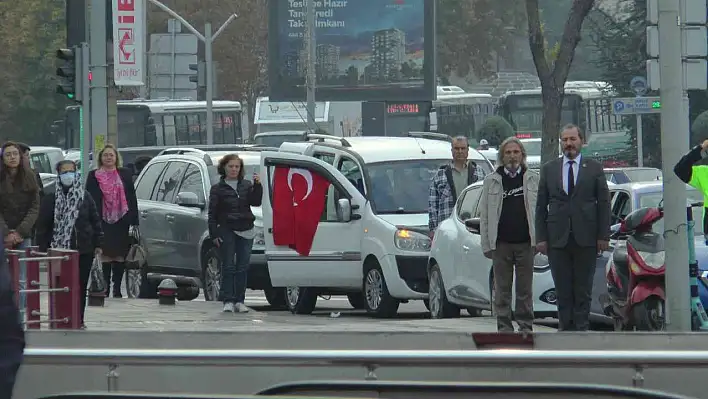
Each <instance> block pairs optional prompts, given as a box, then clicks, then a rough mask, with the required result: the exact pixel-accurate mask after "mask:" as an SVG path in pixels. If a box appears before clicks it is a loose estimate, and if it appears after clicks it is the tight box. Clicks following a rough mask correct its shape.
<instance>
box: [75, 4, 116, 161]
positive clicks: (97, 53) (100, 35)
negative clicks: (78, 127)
mask: <svg viewBox="0 0 708 399" xmlns="http://www.w3.org/2000/svg"><path fill="white" fill-rule="evenodd" d="M107 11H108V10H107V6H106V0H91V9H90V15H89V18H90V23H89V43H90V44H89V46H90V49H91V64H90V70H91V72H92V77H91V82H90V85H91V86H90V89H91V94H90V99H91V101H90V106H91V113H90V119H89V120H90V123H91V129H90V130H86V132H90V134H87V136H88V137H86V138H85V140H84V142H83V144H84V145H85V146H86V147H87V148H88V149H89V151H91V149H92V148H93V143H94V141H95V138H96V137H97V136H99V135H104V136H107V135H108V58H107V52H108V51H107V47H108V46H107V45H106V42H107V38H106V31H107V29H106V13H107ZM86 73H88V72H86ZM86 79H87V82H88V74H87V75H86ZM87 84H88V83H87ZM86 98H87V99H88V98H89V97H86ZM84 103H89V101H88V100H87V101H84ZM86 115H87V114H86V113H84V118H86ZM114 140H115V139H114ZM104 141H105V140H104ZM86 143H88V145H87V144H86ZM116 144H117V143H116ZM94 155H95V154H94ZM93 161H94V163H95V162H97V157H94V160H93ZM82 165H88V163H86V164H82ZM85 170H88V169H85Z"/></svg>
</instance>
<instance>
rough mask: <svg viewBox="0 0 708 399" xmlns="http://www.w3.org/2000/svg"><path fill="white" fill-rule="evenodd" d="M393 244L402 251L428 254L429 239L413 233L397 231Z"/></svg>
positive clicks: (404, 230) (403, 230) (423, 235)
mask: <svg viewBox="0 0 708 399" xmlns="http://www.w3.org/2000/svg"><path fill="white" fill-rule="evenodd" d="M393 242H394V244H395V245H396V248H398V249H402V250H404V251H420V252H430V237H428V236H427V235H425V234H421V233H417V232H415V231H411V230H406V229H398V230H396V234H395V236H394V238H393Z"/></svg>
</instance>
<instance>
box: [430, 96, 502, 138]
mask: <svg viewBox="0 0 708 399" xmlns="http://www.w3.org/2000/svg"><path fill="white" fill-rule="evenodd" d="M495 105H496V101H495V100H494V97H492V95H491V94H486V93H467V92H465V91H464V90H463V89H461V88H460V87H457V86H438V99H437V100H436V101H434V102H433V112H432V113H431V116H430V117H431V122H430V125H431V129H430V130H431V131H436V132H438V133H445V134H448V135H450V136H465V137H468V138H470V139H476V138H477V131H478V130H479V128H480V127H482V125H483V124H484V122H485V121H486V120H487V118H488V117H490V116H492V115H494V109H495ZM470 144H472V145H476V143H470Z"/></svg>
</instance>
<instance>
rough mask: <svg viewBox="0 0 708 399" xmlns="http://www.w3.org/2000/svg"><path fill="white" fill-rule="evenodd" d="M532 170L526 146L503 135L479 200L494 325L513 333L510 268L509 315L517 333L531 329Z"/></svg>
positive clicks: (534, 193)
mask: <svg viewBox="0 0 708 399" xmlns="http://www.w3.org/2000/svg"><path fill="white" fill-rule="evenodd" d="M538 182H539V177H538V174H537V173H536V172H534V171H531V170H529V169H528V168H527V166H526V149H525V148H524V145H523V144H522V143H521V141H520V140H519V139H517V138H516V137H509V138H507V139H506V140H504V141H503V142H502V143H501V145H499V153H498V156H497V170H496V172H495V173H491V174H489V175H487V177H486V178H485V179H484V185H483V186H482V198H481V199H480V204H479V207H480V235H481V239H482V251H484V255H485V256H486V257H487V258H489V259H492V269H493V273H494V290H495V291H496V298H494V304H493V306H494V311H495V314H496V316H497V329H498V330H499V331H500V332H502V331H507V332H513V331H514V325H513V324H512V323H511V302H512V291H511V286H512V283H513V281H514V271H516V309H515V312H514V313H515V319H516V322H517V324H518V325H519V330H520V331H531V330H532V329H533V327H532V325H533V257H534V255H535V249H534V248H535V246H536V234H535V230H534V222H535V216H536V197H537V195H538Z"/></svg>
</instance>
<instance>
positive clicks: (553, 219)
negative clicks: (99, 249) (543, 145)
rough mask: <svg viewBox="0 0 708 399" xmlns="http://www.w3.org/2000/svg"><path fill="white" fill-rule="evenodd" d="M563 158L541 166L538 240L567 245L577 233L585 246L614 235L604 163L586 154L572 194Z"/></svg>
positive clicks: (552, 246)
mask: <svg viewBox="0 0 708 399" xmlns="http://www.w3.org/2000/svg"><path fill="white" fill-rule="evenodd" d="M563 160H564V158H562V157H561V158H558V159H554V160H553V161H550V162H548V163H546V164H545V165H543V166H542V167H541V178H540V181H539V186H538V200H537V202H536V241H537V242H543V241H546V242H547V243H548V246H549V247H551V248H563V247H565V246H566V245H567V244H568V237H569V236H570V234H571V231H572V234H573V238H574V240H575V242H576V243H577V244H578V245H580V246H582V247H594V246H596V245H597V241H598V240H605V241H607V240H609V238H610V191H609V189H608V188H607V179H606V178H605V173H604V170H603V167H602V164H601V163H599V162H597V161H595V160H593V159H587V158H585V157H584V156H583V157H581V159H580V165H578V176H577V179H576V183H575V188H574V189H573V193H572V195H570V196H569V195H568V194H566V192H565V190H564V189H563Z"/></svg>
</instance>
